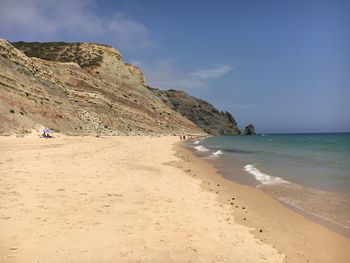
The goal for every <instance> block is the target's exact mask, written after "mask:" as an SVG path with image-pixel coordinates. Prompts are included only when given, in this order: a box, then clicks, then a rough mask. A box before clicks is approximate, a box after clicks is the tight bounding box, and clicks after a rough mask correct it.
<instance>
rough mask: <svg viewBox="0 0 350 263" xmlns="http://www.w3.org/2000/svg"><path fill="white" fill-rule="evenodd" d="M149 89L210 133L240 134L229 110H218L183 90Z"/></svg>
mask: <svg viewBox="0 0 350 263" xmlns="http://www.w3.org/2000/svg"><path fill="white" fill-rule="evenodd" d="M149 89H150V90H151V91H152V92H153V94H155V95H156V96H158V97H159V98H160V99H161V100H162V101H163V102H164V103H165V104H167V105H168V106H169V107H170V108H171V109H173V110H174V111H177V112H179V113H180V114H181V115H182V116H184V117H186V118H188V119H189V120H191V121H192V122H194V123H195V124H196V125H197V126H198V127H200V128H201V129H203V130H204V131H205V132H207V133H209V134H212V135H234V134H240V133H241V132H240V130H239V129H238V128H237V122H236V120H235V119H234V118H233V117H232V115H231V114H230V113H229V112H222V111H221V112H220V111H218V110H217V109H216V108H215V107H214V106H213V105H211V104H210V103H208V102H206V101H204V100H201V99H197V98H195V97H192V96H190V95H188V94H187V93H186V92H184V91H177V90H168V91H163V90H159V89H154V88H150V87H149Z"/></svg>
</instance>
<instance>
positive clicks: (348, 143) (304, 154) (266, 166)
mask: <svg viewBox="0 0 350 263" xmlns="http://www.w3.org/2000/svg"><path fill="white" fill-rule="evenodd" d="M188 146H189V147H191V148H192V149H193V150H194V152H195V153H196V155H198V156H199V157H201V158H204V159H206V160H207V161H209V162H211V163H212V164H213V165H214V166H215V167H216V168H217V169H218V171H219V172H220V173H221V174H222V175H223V176H225V177H226V178H228V179H230V180H234V181H237V182H239V183H243V184H248V185H251V186H254V187H257V188H259V189H262V190H264V191H266V192H268V193H270V194H271V195H272V196H273V197H274V198H276V199H278V200H279V201H281V202H282V203H284V204H285V205H287V206H290V207H291V208H294V209H296V210H298V211H299V212H302V213H303V214H307V215H309V216H311V217H312V218H314V219H316V220H318V221H321V222H323V223H325V224H327V225H329V226H331V228H334V229H335V230H337V231H338V232H343V231H344V232H347V233H348V234H349V233H350V133H322V134H321V133H318V134H313V133H308V134H306V133H305V134H260V135H256V136H218V137H208V138H205V139H202V140H197V141H192V142H190V143H189V144H188ZM237 168H238V169H240V170H241V171H242V173H240V174H238V173H236V172H234V170H237Z"/></svg>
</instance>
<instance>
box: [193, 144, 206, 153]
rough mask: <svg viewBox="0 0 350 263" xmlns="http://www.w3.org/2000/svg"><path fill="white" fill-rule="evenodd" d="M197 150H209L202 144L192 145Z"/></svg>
mask: <svg viewBox="0 0 350 263" xmlns="http://www.w3.org/2000/svg"><path fill="white" fill-rule="evenodd" d="M194 148H195V149H196V150H197V151H198V152H207V151H209V150H208V149H207V148H205V147H204V146H202V145H199V146H196V147H194Z"/></svg>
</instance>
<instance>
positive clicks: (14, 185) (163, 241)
mask: <svg viewBox="0 0 350 263" xmlns="http://www.w3.org/2000/svg"><path fill="white" fill-rule="evenodd" d="M177 141H178V138H177V137H162V138H146V137H108V138H91V137H84V138H82V137H59V138H55V139H39V138H37V137H32V136H28V137H25V138H15V137H6V138H5V137H0V262H303V261H306V260H309V262H346V261H344V259H346V257H348V256H349V251H350V249H349V248H350V246H349V240H348V239H346V238H344V237H341V236H339V235H337V234H334V233H332V232H330V231H329V230H327V229H325V228H323V227H322V226H319V225H317V224H315V223H313V222H311V221H308V220H306V219H304V218H303V217H302V216H300V215H298V214H296V213H294V212H292V211H291V210H289V209H287V208H285V207H283V206H281V205H280V204H279V203H278V202H276V201H274V200H273V199H271V198H270V197H268V196H267V195H265V194H263V193H262V192H260V191H258V190H256V189H254V188H249V187H243V186H240V185H237V184H234V183H232V182H227V181H226V180H225V179H223V178H221V177H220V176H219V175H217V174H216V173H215V170H214V169H213V168H212V167H211V166H209V165H208V164H205V163H203V162H201V161H200V160H198V159H196V158H194V157H193V155H191V153H190V152H188V151H186V150H185V149H178V153H177V154H175V151H174V149H173V145H174V143H175V142H177ZM214 186H215V187H214ZM216 192H217V193H216ZM233 194H234V195H235V198H237V200H235V202H234V203H237V204H238V206H239V207H238V208H239V209H238V208H237V209H236V208H235V205H231V202H229V201H228V199H229V198H231V196H233ZM238 199H239V200H238ZM241 199H242V200H241ZM255 201H257V202H255ZM242 205H245V206H246V207H245V209H242ZM264 211H267V212H264ZM274 212H276V214H277V216H275V215H274V214H273V213H274ZM271 213H272V214H271ZM244 214H246V216H245V217H246V220H243V215H244ZM260 217H262V218H260ZM303 220H304V221H303ZM247 221H248V223H247ZM294 221H296V222H295V223H293V222H294ZM304 223H305V224H306V225H305V226H303V224H304ZM243 224H245V225H243ZM300 224H301V225H302V227H301V228H298V227H299V225H300ZM271 226H273V227H272V228H271ZM290 227H294V229H293V228H292V229H289V228H290ZM253 228H256V230H254V229H253ZM260 228H261V229H262V231H263V232H259V230H260ZM304 228H305V229H306V230H305V231H306V232H303V231H304V230H303V229H304ZM320 229H321V230H320ZM315 231H316V232H317V231H321V232H320V234H319V235H316V236H315V235H309V234H310V233H314V232H315ZM320 235H321V236H320ZM315 237H317V238H319V237H321V238H322V240H313V239H314V238H315ZM314 241H315V242H314ZM303 242H304V243H303ZM308 242H310V243H308ZM320 244H321V245H320ZM325 244H329V245H328V246H325ZM337 247H338V249H337ZM310 248H311V250H312V251H311V252H312V253H311V252H308V251H306V250H309V249H310ZM316 249H318V250H319V251H318V252H319V253H318V254H319V255H317V253H314V252H315V250H316ZM320 258H321V259H322V260H319V259H320ZM348 258H349V257H348ZM299 259H300V260H299Z"/></svg>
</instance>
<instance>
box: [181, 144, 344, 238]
mask: <svg viewBox="0 0 350 263" xmlns="http://www.w3.org/2000/svg"><path fill="white" fill-rule="evenodd" d="M183 146H184V147H185V148H186V149H188V150H189V151H190V152H191V153H192V154H193V155H194V156H196V157H197V158H202V157H204V158H202V159H203V160H204V161H205V162H207V163H209V164H210V165H212V166H213V167H214V168H215V169H216V170H217V172H218V174H220V175H221V176H222V177H224V178H226V179H228V180H230V181H234V182H236V183H238V184H243V185H247V186H250V187H253V188H256V189H260V190H262V191H263V192H265V193H266V194H267V195H269V196H271V197H272V198H274V199H275V200H277V201H278V202H280V203H281V204H282V205H283V206H285V207H287V208H289V209H291V210H293V211H295V212H297V213H299V214H301V215H303V216H304V217H306V218H308V219H310V220H312V221H313V222H316V223H318V224H321V225H323V226H325V227H327V228H328V229H330V230H331V231H334V232H336V233H338V234H340V235H343V236H345V237H347V238H350V227H349V226H347V225H345V224H342V223H341V222H339V221H337V220H335V219H334V218H332V216H331V215H330V216H329V217H325V216H323V215H322V214H318V213H317V212H316V211H312V210H310V209H309V210H308V209H305V208H303V207H302V206H298V205H297V204H295V202H291V203H290V202H288V199H286V198H285V197H289V198H291V197H292V195H293V194H295V193H293V192H291V191H292V190H295V189H297V191H299V192H300V189H303V192H304V193H305V194H306V195H309V196H308V197H309V198H310V197H313V196H315V195H316V194H321V195H324V194H326V195H327V196H328V197H329V198H332V200H333V202H334V201H335V200H341V198H342V200H344V201H348V200H349V199H348V198H346V196H343V194H342V193H335V192H330V191H326V190H321V189H316V188H311V187H309V186H305V185H299V184H296V183H293V182H289V181H288V185H287V186H286V185H284V184H276V185H275V184H272V185H268V184H267V185H264V184H262V183H261V182H260V181H258V180H257V179H256V178H254V175H252V174H251V173H250V172H247V171H243V170H244V169H243V168H244V167H245V166H246V165H247V164H248V163H250V162H244V161H242V160H240V159H236V158H232V156H231V157H230V158H229V159H228V158H227V157H226V155H219V157H218V158H212V156H213V155H209V156H208V155H207V154H205V155H204V153H206V152H200V151H195V150H194V144H193V141H187V142H186V143H184V144H183ZM225 158H226V159H225ZM228 161H229V162H232V161H233V162H234V165H230V164H229V163H228ZM278 178H279V177H278ZM281 180H282V179H281ZM286 187H288V188H286ZM284 191H287V193H288V194H287V195H286V193H284ZM304 193H303V194H304ZM311 194H312V195H313V196H310V195H311ZM344 209H346V207H345V206H344ZM345 211H346V210H345ZM343 220H344V218H343ZM344 222H346V221H344Z"/></svg>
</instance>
